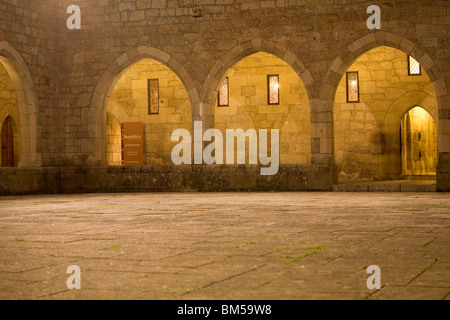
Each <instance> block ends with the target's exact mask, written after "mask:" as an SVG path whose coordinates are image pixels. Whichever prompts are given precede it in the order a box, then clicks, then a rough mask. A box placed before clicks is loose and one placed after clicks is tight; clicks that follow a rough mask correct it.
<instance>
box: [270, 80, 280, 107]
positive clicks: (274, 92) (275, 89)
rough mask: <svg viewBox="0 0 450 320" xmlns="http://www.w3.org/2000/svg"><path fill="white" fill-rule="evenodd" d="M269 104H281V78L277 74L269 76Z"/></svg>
mask: <svg viewBox="0 0 450 320" xmlns="http://www.w3.org/2000/svg"><path fill="white" fill-rule="evenodd" d="M267 91H268V98H269V99H268V100H269V101H268V102H269V104H270V105H271V104H280V77H279V76H278V75H277V74H276V75H275V74H274V75H268V76H267Z"/></svg>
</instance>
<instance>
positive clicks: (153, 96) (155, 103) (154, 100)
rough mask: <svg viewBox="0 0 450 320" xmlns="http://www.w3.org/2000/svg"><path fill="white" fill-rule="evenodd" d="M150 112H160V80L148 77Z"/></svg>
mask: <svg viewBox="0 0 450 320" xmlns="http://www.w3.org/2000/svg"><path fill="white" fill-rule="evenodd" d="M148 113H149V114H158V113H159V80H158V79H148Z"/></svg>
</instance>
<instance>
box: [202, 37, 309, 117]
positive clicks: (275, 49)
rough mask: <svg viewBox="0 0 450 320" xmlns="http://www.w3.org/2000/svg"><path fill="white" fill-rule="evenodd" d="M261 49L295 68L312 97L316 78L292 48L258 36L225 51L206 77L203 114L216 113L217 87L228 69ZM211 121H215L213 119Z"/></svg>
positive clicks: (203, 93) (203, 90)
mask: <svg viewBox="0 0 450 320" xmlns="http://www.w3.org/2000/svg"><path fill="white" fill-rule="evenodd" d="M260 51H261V52H266V53H270V54H272V55H274V56H276V57H278V58H280V59H281V60H283V61H284V62H286V63H287V64H288V65H289V66H290V67H291V68H292V69H294V71H295V72H296V73H297V74H298V76H299V77H300V80H301V81H302V82H303V85H304V86H305V89H306V92H307V94H308V97H309V98H311V96H312V92H311V84H312V83H313V82H314V79H313V77H312V75H311V73H310V72H309V71H308V69H307V68H306V66H305V65H304V64H303V63H302V62H301V60H300V59H299V58H298V57H297V56H296V55H295V54H294V53H293V52H292V51H291V50H289V49H288V48H286V47H284V46H282V45H280V44H278V43H275V42H272V41H268V40H262V39H258V38H256V39H252V40H250V41H246V42H243V43H241V44H239V45H237V46H235V47H234V48H232V49H231V50H229V51H227V53H225V54H224V55H223V56H222V58H220V59H219V60H218V61H217V62H216V63H215V65H214V66H213V67H212V69H211V70H210V72H209V74H208V75H207V77H206V80H205V82H204V84H203V88H202V92H201V101H202V102H203V105H202V106H203V110H201V114H203V115H210V116H212V115H214V106H213V101H214V97H215V94H216V93H217V87H218V86H219V83H220V80H221V79H222V78H223V77H224V75H225V74H226V73H227V71H228V70H229V69H230V68H231V67H232V66H233V65H234V64H235V63H237V62H238V61H239V60H241V59H243V58H245V57H246V56H248V55H250V54H253V53H256V52H260ZM211 121H212V122H213V120H212V119H211Z"/></svg>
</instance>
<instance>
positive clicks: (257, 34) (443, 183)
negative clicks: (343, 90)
mask: <svg viewBox="0 0 450 320" xmlns="http://www.w3.org/2000/svg"><path fill="white" fill-rule="evenodd" d="M72 4H73V1H71V0H63V1H57V2H47V1H39V0H29V1H3V2H2V3H1V4H0V53H1V55H2V56H4V57H5V60H6V62H7V63H8V64H10V65H11V66H12V67H13V69H14V71H15V73H16V74H14V75H13V77H12V78H13V83H14V84H15V82H14V81H16V82H17V83H19V84H21V86H22V88H23V90H18V92H19V93H20V94H18V95H17V100H18V101H17V104H18V105H19V109H20V113H21V114H20V119H21V122H20V130H21V132H20V137H21V138H22V139H21V148H22V152H21V155H20V158H21V165H22V166H24V167H28V166H33V167H40V166H44V167H71V166H77V167H78V166H80V167H83V166H86V165H95V166H96V165H102V166H106V164H107V158H108V156H107V152H106V146H107V145H108V141H107V123H108V122H107V116H106V112H107V99H108V98H109V97H110V94H111V90H112V86H113V85H114V84H116V83H117V82H116V80H117V79H116V78H117V77H118V76H119V75H121V74H122V73H123V72H124V71H125V70H126V69H127V68H128V67H130V66H131V65H133V64H135V63H136V62H138V61H139V60H141V59H143V58H151V59H154V60H157V61H159V62H161V63H163V64H165V65H166V66H167V67H169V68H170V69H171V70H172V71H173V72H174V73H175V74H176V75H177V76H178V77H179V78H180V80H181V82H182V83H183V85H184V86H185V89H186V91H187V93H188V96H189V101H190V104H191V105H190V107H191V113H192V119H196V120H203V121H204V123H205V124H208V126H209V127H210V126H212V125H213V124H214V123H215V121H214V115H215V112H214V108H215V107H216V105H215V104H214V99H215V98H216V94H217V84H218V81H219V80H220V79H221V78H222V77H223V76H224V75H225V74H226V72H227V70H229V68H231V67H232V66H233V65H234V64H235V63H236V62H237V61H239V60H241V59H243V58H244V57H246V56H248V55H249V54H252V53H255V52H258V51H264V52H266V53H269V54H272V55H274V56H277V57H278V58H280V59H282V60H284V61H285V62H286V63H287V64H289V66H290V67H291V68H292V69H293V70H294V71H295V72H296V73H297V75H298V76H299V78H300V79H301V81H302V82H303V84H304V86H305V89H306V94H307V99H308V100H309V102H310V103H309V104H310V106H311V112H312V114H313V116H312V117H311V120H312V121H313V123H314V124H315V125H314V127H313V128H311V131H312V132H311V134H310V137H311V144H310V145H311V152H310V153H311V154H310V155H307V156H306V157H305V158H304V159H303V160H305V161H303V160H302V161H301V162H304V163H308V159H311V162H312V163H313V164H329V165H334V164H335V163H334V158H339V155H338V154H336V151H338V149H339V148H336V144H335V139H334V138H335V137H334V135H335V134H334V130H333V123H332V122H333V106H334V101H335V94H336V92H337V90H338V88H339V81H340V79H341V78H342V76H345V71H346V70H347V69H348V67H350V66H351V65H352V63H353V62H354V61H356V60H357V59H358V57H359V56H360V55H361V54H363V53H365V52H367V51H368V50H371V49H374V48H376V47H379V46H391V47H393V48H395V49H398V50H400V51H402V52H403V53H405V54H411V55H412V56H413V57H415V58H416V59H417V60H419V62H421V63H422V64H423V67H424V71H425V72H426V73H427V75H428V77H429V79H430V82H431V83H432V84H433V89H434V91H435V92H434V93H435V96H436V97H437V109H438V119H439V121H441V122H442V124H441V125H440V133H439V137H438V141H439V144H440V145H439V150H440V152H441V154H442V153H444V152H447V151H448V150H450V133H448V129H445V128H443V125H445V124H446V122H448V119H449V116H450V114H449V113H448V112H445V110H447V109H448V103H447V102H448V99H447V98H448V88H450V83H449V81H450V78H449V76H448V74H450V69H449V68H450V65H449V62H448V61H449V58H448V57H449V50H448V48H447V47H448V43H449V41H450V38H449V35H448V32H447V30H448V23H449V19H448V17H447V16H448V11H449V6H450V3H449V2H448V1H440V0H430V1H420V2H419V3H410V2H408V1H402V2H399V3H398V4H396V5H395V6H392V4H390V3H388V2H385V3H381V4H379V5H380V8H381V12H382V29H381V30H368V29H367V26H366V19H367V18H368V15H367V14H366V10H367V8H368V7H369V6H370V5H372V4H373V2H372V1H358V3H356V4H355V3H354V2H351V1H332V2H331V1H328V2H327V3H325V4H319V3H317V2H314V1H300V2H299V3H295V1H294V2H293V1H249V2H244V1H241V0H221V1H219V0H217V1H212V0H199V1H189V0H187V1H160V0H158V1H156V0H155V1H136V0H130V1H125V2H124V1H117V0H112V1H82V2H81V3H80V4H79V6H80V8H81V14H82V24H81V30H68V29H67V27H66V19H67V18H68V17H69V15H68V14H67V13H66V9H67V7H68V6H69V5H72ZM2 59H3V58H2ZM379 66H380V67H381V66H383V67H384V68H387V69H389V68H390V66H391V64H390V61H384V62H380V65H379ZM395 68H396V66H395V64H392V69H393V70H394V69H395ZM374 71H375V72H374V74H373V79H376V81H377V82H379V86H376V85H375V84H374V83H373V82H368V83H366V84H364V90H367V92H368V94H367V99H368V100H370V99H372V100H371V101H374V100H375V101H376V99H377V97H376V95H377V94H381V93H379V92H378V89H380V90H381V88H382V87H383V86H387V87H386V89H385V94H386V96H387V97H389V98H395V97H397V96H398V95H400V94H402V92H403V91H402V89H401V88H399V86H401V84H402V83H404V82H405V81H406V79H405V78H404V77H402V76H401V75H396V76H393V77H391V81H390V82H391V83H388V79H387V78H386V77H385V76H384V75H383V74H382V73H380V72H377V71H380V70H374ZM369 81H372V80H369ZM373 81H375V80H373ZM395 81H397V82H395ZM393 83H396V84H393ZM396 86H397V87H396ZM430 88H431V87H429V88H419V89H423V91H426V92H428V91H427V90H428V89H430ZM383 90H384V89H383ZM375 91H376V92H375ZM25 93H26V94H25ZM378 98H379V96H378ZM348 111H350V110H348ZM360 111H362V110H355V111H354V112H353V111H352V112H353V113H354V114H352V112H349V113H343V119H344V123H345V121H350V119H352V117H354V118H355V119H356V118H357V119H361V120H362V119H363V118H364V115H363V114H362V113H361V112H360ZM376 112H379V110H378V111H374V118H377V119H378V117H381V112H380V113H376ZM316 113H321V114H322V115H318V114H316ZM324 115H326V116H324ZM16 118H18V117H17V116H16ZM180 119H181V118H180ZM178 120H179V119H178V118H177V117H172V118H171V121H178ZM366 120H367V118H366ZM270 121H277V120H276V117H271V119H270ZM358 121H359V120H358ZM439 121H437V122H439ZM375 122H376V121H375ZM375 122H374V121H372V124H375ZM358 125H359V124H358V123H356V124H354V128H357V127H358ZM377 125H379V123H377ZM320 128H325V130H322V129H320ZM366 129H367V128H366ZM358 130H359V129H358ZM361 130H363V129H361ZM388 145H389V144H388ZM294 149H295V148H294ZM365 150H367V148H365ZM369 150H372V151H373V153H377V154H379V153H380V152H382V151H383V148H372V149H370V146H369ZM294 151H295V152H296V153H298V150H294ZM167 159H168V158H166V159H165V160H167ZM439 159H440V160H439V165H441V166H447V165H448V164H449V163H450V160H449V159H448V158H447V157H442V156H441V157H440V158H439ZM115 160H117V159H115ZM298 162H300V161H298ZM2 170H3V169H2ZM376 170H377V168H375V167H374V166H372V168H371V170H370V171H369V173H371V174H374V173H376ZM438 172H439V173H438V175H440V174H441V173H440V171H439V170H438ZM338 173H340V171H339V172H338ZM335 174H336V172H333V173H332V176H333V175H335ZM37 176H38V177H39V178H36V179H40V181H44V180H43V179H42V178H40V177H41V175H40V174H38V175H37ZM253 179H255V180H257V179H259V177H253ZM322 179H325V180H318V181H315V178H314V179H312V177H309V178H308V182H307V186H309V187H307V188H310V187H313V188H312V189H315V188H317V189H320V190H323V189H324V188H328V190H330V188H332V183H330V181H329V179H328V175H326V177H325V178H324V177H322ZM62 180H64V181H67V185H69V180H70V179H69V178H68V177H65V178H64V179H62V177H61V181H62ZM313 180H314V184H315V185H312V183H313V182H312V181H313ZM106 181H108V180H104V181H103V183H105V184H106ZM70 183H72V182H70ZM84 183H86V182H84ZM249 183H250V182H249ZM11 184H13V182H12V181H11ZM22 184H23V183H22V182H20V181H16V183H15V185H16V186H20V185H22ZM63 184H65V183H63ZM263 184H264V181H261V185H263ZM437 184H438V189H439V190H450V188H449V178H448V176H447V175H442V176H440V177H438V178H437ZM74 186H75V187H76V185H74ZM38 187H39V188H41V189H42V190H43V191H44V192H47V191H48V190H53V189H54V188H53V187H51V186H48V185H45V184H42V183H41V182H39V183H38V184H37V185H36V184H34V182H33V183H31V184H30V185H29V186H27V187H17V188H18V189H20V190H25V189H27V188H28V189H29V190H36V188H38ZM297 187H300V185H299V184H298V183H297ZM14 188H16V187H12V189H11V190H16V189H14ZM58 188H62V189H63V188H64V186H61V187H58ZM70 189H73V188H70Z"/></svg>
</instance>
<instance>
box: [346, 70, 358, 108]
mask: <svg viewBox="0 0 450 320" xmlns="http://www.w3.org/2000/svg"><path fill="white" fill-rule="evenodd" d="M347 102H359V76H358V72H357V71H356V72H347Z"/></svg>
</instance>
